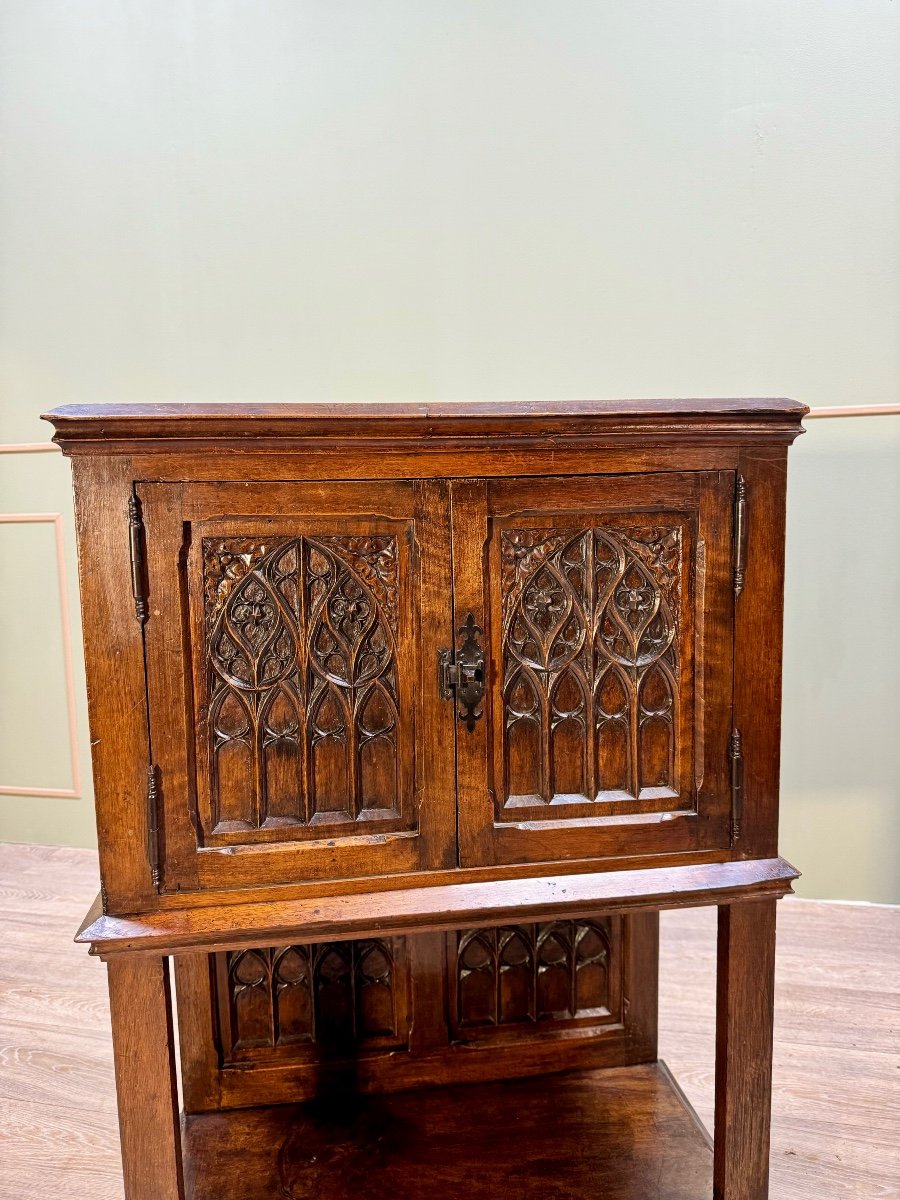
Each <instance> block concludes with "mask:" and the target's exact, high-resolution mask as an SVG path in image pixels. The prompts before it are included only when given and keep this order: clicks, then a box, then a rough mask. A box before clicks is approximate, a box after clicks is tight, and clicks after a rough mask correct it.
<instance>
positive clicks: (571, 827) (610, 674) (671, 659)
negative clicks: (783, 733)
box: [452, 471, 735, 866]
mask: <svg viewBox="0 0 900 1200" xmlns="http://www.w3.org/2000/svg"><path fill="white" fill-rule="evenodd" d="M734 482H735V477H734V473H733V472H730V471H711V472H686V473H671V474H670V473H666V474H653V475H650V474H647V475H640V474H638V475H619V476H590V477H584V476H581V477H575V478H551V479H547V478H543V479H524V478H523V479H503V480H501V479H473V480H465V481H462V480H461V481H457V482H454V483H453V485H452V513H453V563H454V624H455V626H456V627H457V630H458V634H457V638H458V641H457V653H459V651H460V649H461V647H462V644H463V642H464V640H465V638H466V636H467V634H466V631H465V630H464V628H463V627H464V626H465V624H466V621H467V619H468V616H469V614H471V615H472V617H473V619H474V622H475V624H476V626H478V627H480V629H481V630H482V633H481V634H480V635H476V636H480V637H481V638H483V643H484V655H485V668H484V677H485V693H484V698H483V701H482V704H481V707H480V713H479V715H477V718H476V719H474V720H471V719H470V720H469V721H468V723H467V722H466V721H465V720H460V721H458V722H457V770H458V780H459V846H460V859H461V862H462V864H463V865H464V866H474V865H489V864H507V863H530V862H552V861H563V860H564V861H572V860H576V859H591V858H598V857H615V858H628V857H632V856H644V855H652V854H673V853H676V854H677V853H690V852H697V851H706V850H715V849H719V848H725V847H727V846H728V845H729V839H730V818H731V790H730V762H729V738H730V732H731V705H732V631H733V614H734V590H733V565H732V564H733V555H732V518H733V500H734ZM470 625H471V623H470ZM460 710H461V711H462V706H460Z"/></svg>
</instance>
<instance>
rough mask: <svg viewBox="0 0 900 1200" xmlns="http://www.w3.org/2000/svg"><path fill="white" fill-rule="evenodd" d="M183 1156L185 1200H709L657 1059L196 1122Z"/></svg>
mask: <svg viewBox="0 0 900 1200" xmlns="http://www.w3.org/2000/svg"><path fill="white" fill-rule="evenodd" d="M226 1122H227V1124H226ZM185 1158H186V1180H187V1194H188V1197H189V1200H269V1198H270V1197H274V1196H284V1197H288V1198H290V1200H326V1198H327V1200H345V1198H346V1200H351V1198H352V1197H358V1198H360V1200H381V1198H383V1197H385V1196H398V1197H399V1196H402V1197H404V1200H433V1198H434V1197H435V1196H442V1197H443V1196H446V1197H460V1196H471V1197H478V1198H481V1197H485V1198H487V1197H496V1196H498V1195H509V1196H515V1197H517V1200H518V1198H521V1200H545V1198H546V1197H548V1196H553V1197H559V1198H560V1200H576V1198H577V1200H582V1198H586V1197H603V1200H647V1197H649V1196H653V1197H654V1200H657V1198H658V1200H703V1197H705V1196H708V1195H709V1186H710V1176H711V1173H712V1172H711V1163H710V1151H709V1145H708V1142H707V1140H706V1137H705V1131H703V1130H702V1127H701V1126H700V1125H699V1122H698V1120H697V1118H696V1116H695V1115H694V1114H693V1112H692V1111H691V1110H690V1109H689V1108H688V1107H687V1105H686V1104H685V1102H684V1100H683V1098H682V1097H681V1095H680V1094H679V1093H678V1092H677V1091H676V1090H675V1089H674V1088H673V1087H672V1085H671V1082H670V1080H669V1078H668V1077H667V1075H666V1073H665V1072H664V1071H663V1070H662V1069H661V1068H660V1067H657V1066H655V1065H654V1066H644V1067H626V1068H620V1069H618V1070H611V1071H596V1072H576V1073H573V1074H568V1075H557V1076H551V1077H549V1078H547V1079H541V1080H538V1081H531V1080H524V1081H514V1082H506V1083H493V1084H474V1085H469V1086H467V1087H444V1088H440V1089H430V1090H427V1091H420V1092H407V1093H403V1094H400V1095H395V1096H387V1097H379V1098H377V1099H366V1100H363V1099H356V1100H355V1101H350V1102H348V1101H347V1100H346V1099H344V1100H343V1101H338V1102H332V1103H330V1104H329V1103H328V1102H319V1103H318V1104H313V1105H309V1106H303V1107H300V1108H293V1107H281V1108H277V1109H265V1108H262V1109H250V1110H247V1111H245V1112H243V1113H233V1114H230V1115H229V1116H228V1117H227V1118H225V1117H223V1116H221V1115H215V1116H197V1117H190V1118H188V1119H187V1121H186V1124H185ZM661 1161H662V1162H664V1163H665V1168H664V1170H663V1171H661V1170H660V1162H661Z"/></svg>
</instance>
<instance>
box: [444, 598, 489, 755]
mask: <svg viewBox="0 0 900 1200" xmlns="http://www.w3.org/2000/svg"><path fill="white" fill-rule="evenodd" d="M483 632H484V630H483V629H482V628H481V626H480V625H477V624H476V623H475V617H474V616H473V615H472V613H469V615H468V616H467V617H466V623H465V625H461V626H460V627H459V629H458V630H457V631H456V633H457V637H458V638H459V639H460V643H459V646H458V648H457V650H456V653H455V654H454V652H453V651H452V650H446V649H445V650H440V651H439V652H438V670H439V679H440V687H441V695H442V696H443V698H444V699H445V700H452V699H453V698H454V696H455V697H456V716H457V719H458V720H460V721H464V722H465V725H466V729H468V731H469V733H471V732H472V730H473V729H474V728H475V722H476V721H478V720H480V719H481V716H482V707H481V702H482V700H483V698H484V683H485V678H484V650H483V648H482V645H481V641H480V637H481V635H482V633H483Z"/></svg>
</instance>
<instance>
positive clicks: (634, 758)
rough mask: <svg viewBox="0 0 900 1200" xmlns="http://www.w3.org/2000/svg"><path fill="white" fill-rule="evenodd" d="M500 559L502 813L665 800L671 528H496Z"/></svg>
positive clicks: (672, 785)
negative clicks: (543, 807)
mask: <svg viewBox="0 0 900 1200" xmlns="http://www.w3.org/2000/svg"><path fill="white" fill-rule="evenodd" d="M635 521H636V519H635ZM500 558H501V598H502V622H503V623H502V667H503V679H502V705H503V714H504V717H503V735H504V756H503V761H504V769H505V775H506V783H505V792H504V794H505V796H506V802H505V803H506V806H507V807H521V806H526V805H535V804H541V805H548V804H551V803H553V802H557V803H558V802H560V801H584V800H604V799H610V800H623V799H633V800H637V799H640V798H645V797H647V796H650V795H654V794H657V795H658V794H659V790H660V789H661V790H662V791H664V792H667V793H669V794H670V795H671V794H675V792H676V789H677V779H676V749H677V747H676V739H677V722H676V711H677V707H678V702H679V661H680V658H681V656H682V654H683V648H682V647H681V646H680V644H679V641H680V625H681V615H682V614H681V610H682V604H683V602H684V597H683V595H682V573H683V566H684V564H683V529H682V526H681V524H680V523H672V524H669V523H665V524H662V523H661V524H657V523H653V524H648V525H646V526H642V525H640V524H638V523H635V524H631V523H629V524H627V525H626V524H623V525H615V526H613V525H602V526H598V527H596V528H592V529H583V528H582V529H577V528H570V529H512V528H506V529H503V530H502V531H501V535H500Z"/></svg>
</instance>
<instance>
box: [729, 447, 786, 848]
mask: <svg viewBox="0 0 900 1200" xmlns="http://www.w3.org/2000/svg"><path fill="white" fill-rule="evenodd" d="M739 470H740V474H741V476H742V477H743V479H744V483H745V487H746V524H747V532H746V550H745V555H744V558H745V575H744V586H743V588H742V590H741V592H740V595H739V596H737V597H736V599H735V607H734V612H735V648H734V725H735V727H736V728H737V729H739V730H740V731H741V740H742V752H743V764H744V765H743V804H742V808H743V817H742V821H741V834H740V838H739V840H738V841H737V843H736V845H735V852H736V854H738V855H739V856H740V857H741V858H757V857H758V858H765V857H769V856H772V855H774V854H777V852H778V850H777V847H778V784H779V769H780V759H781V655H782V641H783V628H782V625H783V614H784V539H785V500H786V483H787V451H786V450H780V449H779V450H774V449H773V450H767V451H756V452H752V453H749V452H748V453H747V454H745V455H743V456H742V458H741V462H740V468H739Z"/></svg>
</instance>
